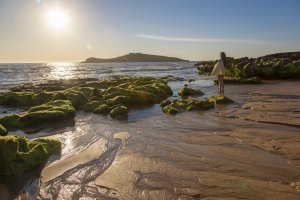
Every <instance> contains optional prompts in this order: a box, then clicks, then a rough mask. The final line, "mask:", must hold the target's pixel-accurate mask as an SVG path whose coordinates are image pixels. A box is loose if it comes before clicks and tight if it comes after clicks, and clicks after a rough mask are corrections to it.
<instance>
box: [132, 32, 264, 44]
mask: <svg viewBox="0 0 300 200" xmlns="http://www.w3.org/2000/svg"><path fill="white" fill-rule="evenodd" d="M136 36H137V37H140V38H144V39H149V40H160V41H166V42H199V43H244V44H266V43H269V42H268V41H263V40H252V39H225V38H182V37H165V36H157V35H147V34H137V35H136Z"/></svg>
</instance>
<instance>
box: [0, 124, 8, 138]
mask: <svg viewBox="0 0 300 200" xmlns="http://www.w3.org/2000/svg"><path fill="white" fill-rule="evenodd" d="M0 135H2V136H4V135H7V130H6V128H4V127H3V126H2V125H1V124H0Z"/></svg>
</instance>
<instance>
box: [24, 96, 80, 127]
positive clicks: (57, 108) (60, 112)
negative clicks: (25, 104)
mask: <svg viewBox="0 0 300 200" xmlns="http://www.w3.org/2000/svg"><path fill="white" fill-rule="evenodd" d="M74 117H75V108H74V107H73V106H72V104H71V102H70V101H67V100H56V101H51V102H49V103H47V104H43V105H40V106H35V107H32V108H31V109H30V110H29V111H28V113H27V114H25V115H23V116H21V118H20V122H21V123H22V124H23V126H33V125H35V124H37V123H46V124H47V123H50V122H55V121H61V120H65V119H69V118H74Z"/></svg>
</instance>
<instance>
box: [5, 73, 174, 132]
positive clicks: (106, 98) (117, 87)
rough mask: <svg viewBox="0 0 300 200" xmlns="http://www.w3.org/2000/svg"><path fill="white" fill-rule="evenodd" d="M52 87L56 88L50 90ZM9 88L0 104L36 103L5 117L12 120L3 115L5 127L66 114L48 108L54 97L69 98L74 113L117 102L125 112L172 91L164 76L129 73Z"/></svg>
mask: <svg viewBox="0 0 300 200" xmlns="http://www.w3.org/2000/svg"><path fill="white" fill-rule="evenodd" d="M54 88H57V89H59V90H58V91H55V90H54V91H53V89H54ZM12 90H14V91H13V92H8V93H4V94H1V95H0V104H3V105H14V106H24V107H25V108H26V109H27V108H30V107H31V106H38V107H37V108H36V107H33V108H31V109H29V112H28V113H27V114H25V115H20V116H19V115H15V116H14V117H12V118H7V119H10V120H12V119H14V120H13V121H10V120H9V122H7V121H5V120H4V119H3V120H4V121H5V123H6V124H8V126H6V124H5V123H4V124H3V125H4V127H14V128H19V127H24V126H31V125H32V124H33V121H34V120H37V121H38V122H41V121H44V122H47V121H58V120H62V119H65V117H69V115H66V113H65V110H64V109H62V110H61V109H58V108H57V107H56V108H55V109H52V108H49V105H50V104H51V102H53V101H57V100H60V101H64V100H68V101H69V102H71V105H70V106H72V109H71V110H72V113H73V111H74V113H75V110H74V108H73V107H75V108H76V109H83V110H85V111H86V112H94V113H97V114H98V113H103V114H106V113H107V112H110V111H111V109H112V108H116V107H118V106H126V108H127V112H128V108H132V107H135V106H151V105H154V104H155V103H160V102H161V101H162V100H165V99H166V98H168V97H169V96H171V95H172V94H173V92H172V90H171V88H170V87H169V86H168V84H167V82H166V81H165V80H163V79H160V78H153V77H128V76H123V77H118V76H116V77H112V78H110V79H105V80H98V79H71V80H57V81H49V82H48V83H45V84H39V85H26V86H19V87H15V88H13V89H12ZM102 105H106V106H102ZM101 106H102V107H101ZM42 108H43V109H42ZM113 113H114V112H113ZM72 115H73V114H72ZM126 115H127V114H126ZM112 116H114V114H112ZM19 118H20V119H19ZM33 119H34V120H33ZM0 121H1V120H0Z"/></svg>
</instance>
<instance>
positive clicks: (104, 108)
mask: <svg viewBox="0 0 300 200" xmlns="http://www.w3.org/2000/svg"><path fill="white" fill-rule="evenodd" d="M110 111H111V107H109V106H108V105H107V104H103V105H101V106H99V108H97V109H95V110H94V113H95V114H108V113H109V112H110Z"/></svg>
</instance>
